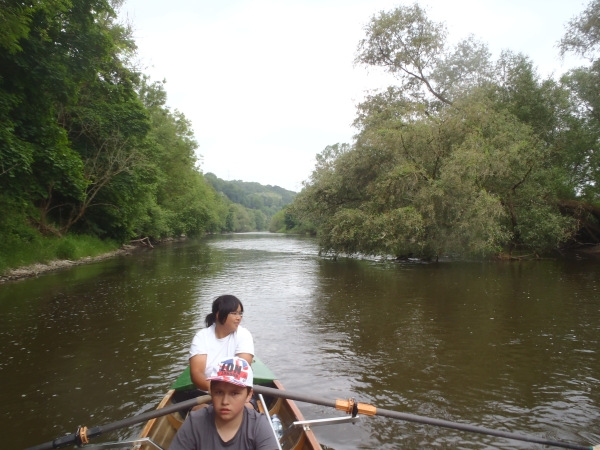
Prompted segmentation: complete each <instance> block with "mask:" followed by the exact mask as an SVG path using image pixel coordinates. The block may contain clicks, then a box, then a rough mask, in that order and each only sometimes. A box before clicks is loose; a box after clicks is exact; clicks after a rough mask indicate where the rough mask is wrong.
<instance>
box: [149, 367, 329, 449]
mask: <svg viewBox="0 0 600 450" xmlns="http://www.w3.org/2000/svg"><path fill="white" fill-rule="evenodd" d="M255 363H256V362H255ZM255 363H253V365H252V366H253V367H254V364H255ZM258 364H262V363H260V361H258ZM185 376H187V375H185V373H184V374H182V377H184V378H185ZM180 378H181V377H180ZM255 379H256V377H255ZM257 381H258V380H257ZM180 384H181V383H180ZM257 384H260V385H263V386H267V387H271V388H275V389H281V390H283V386H282V384H281V383H280V382H279V381H278V380H276V379H271V380H267V379H262V380H260V381H258V383H257ZM185 387H189V385H187V386H185ZM188 392H189V391H188ZM185 393H186V390H185V389H178V390H176V389H170V390H169V391H168V392H167V394H166V395H165V397H164V398H163V399H162V401H161V402H160V403H159V405H158V408H157V409H161V408H164V407H165V406H169V405H172V404H173V403H177V401H176V400H177V397H178V396H182V395H183V396H185ZM265 403H266V404H267V408H268V409H269V415H273V414H277V415H278V416H279V419H280V420H281V423H282V425H283V430H284V431H285V430H288V429H289V431H287V432H286V433H285V434H284V440H283V442H282V443H281V446H282V448H283V450H321V446H320V445H319V442H318V441H317V438H316V437H315V435H314V433H313V431H312V430H311V429H310V428H308V427H306V428H302V427H291V428H290V426H291V425H292V423H293V422H295V421H299V420H304V417H303V416H302V413H301V412H300V410H299V409H298V407H297V406H296V404H295V403H294V402H293V401H292V400H288V399H284V398H274V397H265ZM259 408H260V409H261V412H262V405H260V403H259ZM183 421H184V417H183V416H182V415H181V414H179V413H174V414H168V415H166V416H161V417H158V418H156V419H152V420H149V421H148V422H147V423H146V425H145V426H144V428H143V430H142V432H141V433H140V436H139V437H140V438H146V437H148V438H150V439H151V440H152V441H153V442H154V443H156V444H158V445H159V446H160V447H162V448H163V449H164V450H168V449H169V447H170V445H171V442H172V441H173V438H174V437H175V434H176V433H177V430H178V429H179V427H180V426H181V425H182V424H183ZM141 449H142V450H156V448H155V447H153V446H152V445H150V444H143V445H142V447H141Z"/></svg>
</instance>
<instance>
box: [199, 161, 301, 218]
mask: <svg viewBox="0 0 600 450" xmlns="http://www.w3.org/2000/svg"><path fill="white" fill-rule="evenodd" d="M204 178H206V180H207V181H208V182H209V183H210V184H211V185H212V186H213V187H214V188H215V190H216V191H217V192H220V193H222V194H223V195H225V196H226V197H227V198H228V199H229V200H231V201H232V202H233V203H238V204H240V205H243V206H245V207H246V208H249V209H257V210H260V211H262V212H263V213H264V214H265V215H266V216H267V218H268V219H270V218H271V217H272V216H273V215H274V214H275V213H277V212H278V211H280V210H281V209H282V208H283V207H284V206H285V205H288V204H290V203H292V201H293V200H294V197H295V196H296V192H293V191H288V190H287V189H284V188H282V187H279V186H271V185H270V184H267V185H266V186H265V185H262V184H260V183H256V182H252V181H242V180H232V181H226V180H223V179H221V178H219V177H217V176H216V175H215V174H214V173H211V172H209V173H207V174H205V175H204Z"/></svg>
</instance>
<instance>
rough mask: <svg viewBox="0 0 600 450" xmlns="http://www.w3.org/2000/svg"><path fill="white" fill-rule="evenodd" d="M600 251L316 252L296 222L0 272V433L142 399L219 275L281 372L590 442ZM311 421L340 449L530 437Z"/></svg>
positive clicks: (181, 344)
mask: <svg viewBox="0 0 600 450" xmlns="http://www.w3.org/2000/svg"><path fill="white" fill-rule="evenodd" d="M599 269H600V265H599V264H598V263H596V262H593V261H542V262H532V263H516V264H510V263H446V264H437V265H435V264H432V265H411V264H398V263H392V262H376V261H355V260H344V259H340V260H338V261H331V260H326V259H321V258H319V257H318V256H317V247H316V243H315V241H314V240H312V239H310V238H302V237H293V236H285V235H269V234H245V235H230V236H209V237H207V238H206V239H203V240H202V241H199V242H188V243H182V244H174V245H170V246H162V247H159V248H157V249H155V250H154V251H147V252H144V253H142V254H138V255H135V256H133V257H122V258H118V259H114V260H110V261H104V262H101V263H98V264H93V265H89V266H78V267H75V268H72V269H69V270H66V271H62V272H56V273H54V274H48V275H45V276H42V277H39V278H37V279H31V280H25V281H22V282H19V283H12V284H6V285H2V286H0V338H2V342H3V345H2V346H1V347H0V385H1V386H3V388H2V391H0V402H1V404H2V405H3V406H4V408H3V414H4V419H5V420H3V421H2V423H3V425H1V426H3V427H4V429H2V433H1V434H2V436H6V439H7V441H5V445H6V448H17V449H18V448H23V447H26V446H28V445H34V444H37V443H40V442H43V441H46V440H50V439H52V438H54V437H56V436H59V435H61V434H63V433H66V432H73V431H74V430H75V428H76V426H77V425H79V424H85V425H87V426H93V425H99V424H103V423H107V422H110V421H113V420H118V419H121V418H123V417H126V416H129V415H133V414H135V413H139V412H142V411H146V410H149V409H152V408H154V407H155V405H156V403H157V402H158V400H159V399H160V398H161V397H162V395H163V394H164V392H165V391H166V389H167V388H168V386H169V385H170V384H171V382H172V381H173V380H174V379H175V378H176V376H177V375H178V374H179V372H180V371H181V370H182V368H183V367H184V366H185V364H186V359H187V349H188V345H189V342H190V341H191V338H192V336H193V334H194V333H195V332H196V331H197V329H199V328H200V327H202V326H203V321H204V316H205V315H206V314H207V313H208V312H209V308H210V304H211V302H212V300H213V299H214V297H215V296H217V295H219V294H222V293H225V292H229V293H234V294H235V295H238V296H239V297H240V298H241V299H242V301H243V303H244V306H245V313H246V314H245V315H244V326H246V327H248V328H249V329H250V330H251V331H252V333H253V335H254V338H255V344H256V351H257V354H258V355H260V356H261V358H262V359H263V360H264V361H265V362H267V363H268V365H269V366H270V367H271V369H272V370H273V371H274V372H275V373H276V374H277V375H278V376H279V378H280V379H281V380H282V381H283V382H284V384H285V385H286V387H287V388H288V389H290V390H292V389H293V390H295V391H300V392H304V393H306V394H310V395H316V396H322V397H326V398H339V397H341V398H345V397H350V396H352V397H357V398H359V399H360V400H361V401H371V402H373V403H375V404H377V405H378V406H380V407H382V408H387V409H393V410H398V411H404V412H409V413H413V414H419V415H427V416H431V417H436V418H441V419H447V420H454V421H459V422H468V423H473V424H477V425H482V426H487V427H490V428H498V429H505V430H508V431H513V432H521V433H532V434H535V435H538V436H545V437H547V438H550V439H559V440H566V441H571V442H576V443H580V444H584V443H590V442H597V441H600V428H599V426H598V423H600V421H599V418H600V409H599V405H600V393H599V390H598V387H599V382H598V376H597V375H596V374H595V372H594V370H593V369H594V368H596V367H597V362H598V354H597V352H598V351H599V350H600V347H599V346H598V331H599V325H598V324H599V323H600V311H599V309H600V308H599V306H598V305H599V304H600V294H599V292H598V281H597V280H598V278H599V277H598V273H599V271H600V270H599ZM300 407H301V408H302V410H303V411H304V412H305V415H306V416H307V418H318V417H331V416H336V415H339V413H337V412H335V411H331V410H329V409H326V408H323V407H319V406H314V405H306V404H300ZM31 429H35V430H37V433H36V434H34V435H31V434H30V433H29V430H31ZM138 429H139V428H138ZM138 429H133V430H124V431H122V432H120V433H117V436H112V437H119V436H121V437H122V436H131V435H135V434H136V433H137V430H138ZM315 431H316V433H317V436H318V438H319V440H320V441H321V442H322V443H323V444H326V445H328V446H329V447H333V448H335V449H337V450H341V449H350V448H356V447H357V446H358V447H360V448H398V447H404V448H432V447H457V448H471V449H480V448H506V449H509V448H532V447H531V446H525V444H520V443H516V442H513V441H503V440H498V439H496V438H494V439H491V438H487V437H485V436H478V435H472V434H465V433H458V432H452V431H451V430H445V429H438V428H433V427H425V426H420V425H414V424H406V423H402V422H394V421H391V420H387V419H382V418H367V419H365V420H364V421H363V422H362V423H360V424H358V425H343V426H336V427H334V428H317V429H315ZM108 438H111V437H108ZM108 438H107V439H108Z"/></svg>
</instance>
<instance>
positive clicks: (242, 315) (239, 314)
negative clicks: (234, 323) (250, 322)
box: [229, 311, 244, 317]
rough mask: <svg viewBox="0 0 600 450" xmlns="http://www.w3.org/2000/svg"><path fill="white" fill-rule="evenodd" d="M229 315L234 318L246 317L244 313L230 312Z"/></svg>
mask: <svg viewBox="0 0 600 450" xmlns="http://www.w3.org/2000/svg"><path fill="white" fill-rule="evenodd" d="M229 314H231V315H232V316H239V317H244V312H243V311H242V312H237V311H233V312H230V313H229Z"/></svg>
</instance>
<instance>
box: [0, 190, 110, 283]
mask: <svg viewBox="0 0 600 450" xmlns="http://www.w3.org/2000/svg"><path fill="white" fill-rule="evenodd" d="M31 208H32V207H31V206H30V205H28V204H27V203H26V202H23V201H22V200H16V199H12V198H9V197H7V196H4V195H0V209H1V210H2V211H3V214H2V215H1V216H0V236H2V239H1V240H0V273H3V272H4V271H6V270H8V269H11V268H15V267H20V266H26V265H29V264H33V263H46V262H48V261H51V260H55V259H69V260H77V259H80V258H83V257H85V256H96V255H99V254H102V253H106V252H108V251H111V250H115V249H117V248H118V247H119V244H118V243H117V242H116V241H113V240H101V239H99V238H97V237H95V236H89V235H75V234H69V235H67V236H65V237H63V238H56V237H47V236H43V235H42V234H41V233H40V232H39V231H38V230H36V229H35V228H33V227H31V226H29V225H28V224H27V218H28V216H29V215H32V214H35V209H32V210H28V209H31Z"/></svg>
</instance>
